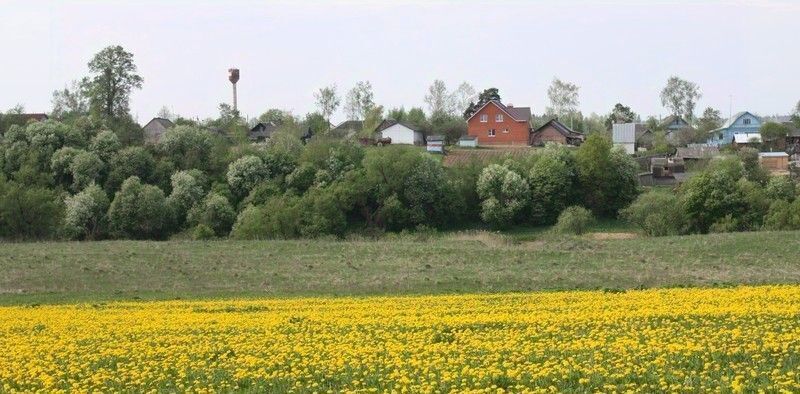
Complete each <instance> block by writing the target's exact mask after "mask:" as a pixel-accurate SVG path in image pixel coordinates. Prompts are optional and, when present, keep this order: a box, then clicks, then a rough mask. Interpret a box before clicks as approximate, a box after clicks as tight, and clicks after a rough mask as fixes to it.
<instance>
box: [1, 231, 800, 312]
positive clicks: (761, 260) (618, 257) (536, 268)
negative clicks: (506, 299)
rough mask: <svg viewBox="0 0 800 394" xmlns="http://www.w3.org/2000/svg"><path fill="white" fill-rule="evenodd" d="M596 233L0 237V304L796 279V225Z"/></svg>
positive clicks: (799, 271)
mask: <svg viewBox="0 0 800 394" xmlns="http://www.w3.org/2000/svg"><path fill="white" fill-rule="evenodd" d="M609 226H610V227H609V228H608V231H611V230H614V228H613V226H611V225H609ZM602 235H603V234H602V233H595V234H589V235H587V236H584V237H581V238H571V237H562V236H555V235H551V234H545V233H542V232H536V231H525V230H516V231H512V232H511V233H510V234H509V235H504V236H500V235H497V234H493V233H488V232H465V233H452V234H444V235H439V236H434V237H433V238H431V239H428V240H415V239H414V236H413V235H412V236H406V237H397V238H395V239H392V238H387V239H382V240H380V241H335V240H301V241H207V242H203V241H196V242H194V241H169V242H137V241H105V242H87V243H75V242H71V243H69V242H65V243H19V244H13V243H12V244H3V245H2V246H0V272H1V273H2V276H0V304H7V305H8V304H33V303H61V302H71V301H102V300H131V299H174V298H196V297H203V298H217V297H231V296H234V297H265V296H268V297H290V296H292V297H293V296H314V295H331V296H343V295H390V294H391V295H395V294H443V293H444V294H448V293H492V292H512V291H532V290H572V289H590V290H591V289H609V290H617V289H632V288H653V287H681V286H689V287H695V286H726V285H731V284H779V283H800V258H798V256H797V247H798V245H800V232H758V233H738V234H715V235H693V236H683V237H665V238H637V239H595V238H603V237H602ZM610 235H613V234H610ZM598 236H600V237H598Z"/></svg>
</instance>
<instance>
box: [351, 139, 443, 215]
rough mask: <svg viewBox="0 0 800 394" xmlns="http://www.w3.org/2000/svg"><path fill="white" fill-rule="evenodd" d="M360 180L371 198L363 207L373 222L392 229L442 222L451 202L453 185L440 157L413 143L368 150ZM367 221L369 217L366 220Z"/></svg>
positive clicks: (362, 187)
mask: <svg viewBox="0 0 800 394" xmlns="http://www.w3.org/2000/svg"><path fill="white" fill-rule="evenodd" d="M363 167H364V172H363V177H359V178H356V179H352V181H358V182H361V183H363V185H361V186H357V187H356V189H358V190H368V191H369V198H370V201H371V202H372V203H371V204H368V205H367V206H366V207H365V208H366V209H367V215H368V216H371V218H372V219H373V220H374V222H375V223H374V224H376V225H378V226H379V227H384V228H388V229H391V230H401V229H403V228H413V227H416V226H417V225H419V224H425V223H428V224H430V225H433V226H441V225H443V224H444V223H445V222H446V221H447V220H448V218H449V217H450V215H449V212H450V211H449V208H450V207H451V206H452V205H451V202H452V201H453V200H452V197H453V192H452V186H451V184H450V183H449V182H448V181H447V179H446V178H445V171H444V168H443V167H442V164H441V162H440V161H439V160H437V159H435V158H433V157H432V156H431V155H429V154H427V153H424V152H420V151H419V150H418V149H415V148H413V147H405V146H389V147H384V148H382V149H380V150H372V151H369V152H367V155H366V156H365V158H364V162H363ZM367 221H368V222H369V220H367Z"/></svg>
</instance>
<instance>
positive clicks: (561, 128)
mask: <svg viewBox="0 0 800 394" xmlns="http://www.w3.org/2000/svg"><path fill="white" fill-rule="evenodd" d="M547 126H553V128H554V129H556V131H558V132H559V133H561V135H563V136H564V137H568V138H583V134H581V133H579V132H577V131H575V130H572V129H570V128H569V126H567V125H565V124H563V123H561V122H559V121H558V119H555V118H554V119H550V120H548V121H547V123H545V124H543V125H541V126H540V127H539V128H537V129H536V130H534V131H533V132H534V133H537V132H539V131H540V130H543V129H544V128H545V127H547Z"/></svg>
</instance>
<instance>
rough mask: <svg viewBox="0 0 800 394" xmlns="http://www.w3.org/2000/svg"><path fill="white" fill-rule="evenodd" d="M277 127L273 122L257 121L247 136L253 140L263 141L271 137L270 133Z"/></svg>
mask: <svg viewBox="0 0 800 394" xmlns="http://www.w3.org/2000/svg"><path fill="white" fill-rule="evenodd" d="M277 129H278V125H277V124H275V123H273V122H258V123H257V124H256V125H255V126H253V128H252V129H250V131H249V132H248V133H247V137H248V138H249V139H250V141H253V142H264V141H266V140H268V139H269V138H270V137H272V133H274V132H275V130H277Z"/></svg>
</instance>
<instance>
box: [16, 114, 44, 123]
mask: <svg viewBox="0 0 800 394" xmlns="http://www.w3.org/2000/svg"><path fill="white" fill-rule="evenodd" d="M20 116H22V118H23V119H25V121H26V122H27V121H29V120H35V121H37V122H42V121H45V120H47V119H48V117H47V114H43V113H31V114H21V115H20Z"/></svg>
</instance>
